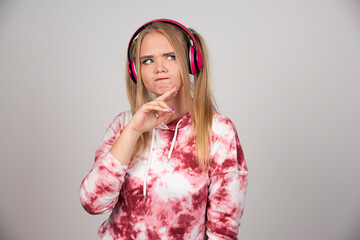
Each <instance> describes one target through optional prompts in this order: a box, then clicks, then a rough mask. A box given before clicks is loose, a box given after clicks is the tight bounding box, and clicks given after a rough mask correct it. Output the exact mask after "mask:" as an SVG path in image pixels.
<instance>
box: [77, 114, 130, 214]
mask: <svg viewBox="0 0 360 240" xmlns="http://www.w3.org/2000/svg"><path fill="white" fill-rule="evenodd" d="M123 119H124V118H123V113H120V114H119V115H117V116H116V117H115V118H114V119H113V121H112V122H111V124H110V125H109V126H108V128H107V130H106V132H105V135H104V137H103V140H102V143H101V145H100V146H99V147H98V148H97V149H96V151H95V162H94V164H93V166H92V169H91V170H90V172H89V173H88V175H87V176H86V177H85V178H84V180H83V181H82V183H81V186H80V202H81V204H82V206H83V207H84V209H85V210H86V211H87V212H88V213H90V214H101V213H107V212H110V211H111V210H112V209H113V208H114V206H115V204H116V202H117V200H118V198H119V194H120V190H121V187H122V184H123V182H124V177H125V174H126V170H127V165H124V164H121V163H120V162H119V161H117V160H116V159H115V157H114V156H113V155H112V154H111V153H110V151H109V150H110V148H111V146H112V145H113V144H114V143H115V141H116V140H117V138H118V137H119V135H120V133H121V131H122V130H123V128H124V123H123V121H122V120H123Z"/></svg>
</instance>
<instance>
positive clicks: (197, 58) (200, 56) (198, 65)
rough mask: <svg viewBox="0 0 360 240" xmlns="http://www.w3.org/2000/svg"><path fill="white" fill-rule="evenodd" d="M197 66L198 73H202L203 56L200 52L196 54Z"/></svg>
mask: <svg viewBox="0 0 360 240" xmlns="http://www.w3.org/2000/svg"><path fill="white" fill-rule="evenodd" d="M196 66H197V69H198V71H199V72H200V70H201V68H202V66H203V61H202V54H201V52H200V51H197V52H196Z"/></svg>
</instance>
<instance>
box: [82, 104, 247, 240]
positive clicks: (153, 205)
mask: <svg viewBox="0 0 360 240" xmlns="http://www.w3.org/2000/svg"><path fill="white" fill-rule="evenodd" d="M130 119H131V112H130V111H127V112H122V113H120V114H119V115H117V116H116V117H115V118H114V120H113V121H112V123H111V124H110V126H109V127H108V128H107V130H106V133H105V136H104V138H103V143H102V144H101V145H100V146H99V147H98V148H97V150H96V153H95V163H94V165H93V167H92V169H91V171H90V172H89V174H88V175H87V176H86V177H85V179H84V180H83V182H82V183H81V187H80V200H81V204H82V205H83V207H84V208H85V210H86V211H87V212H88V213H90V214H101V213H107V212H110V211H112V212H111V215H110V217H109V218H108V219H107V220H106V221H105V222H104V223H103V224H102V225H101V227H100V228H99V232H98V234H99V237H100V239H106V240H110V239H111V240H112V239H187V240H188V239H204V237H205V235H206V236H207V237H208V239H237V233H238V229H239V226H240V218H241V216H242V214H243V210H244V201H245V194H246V188H247V176H248V172H247V166H246V163H245V160H244V155H243V151H242V148H241V145H240V142H239V139H238V135H237V132H236V129H235V126H234V125H233V123H232V122H231V120H229V119H228V118H226V117H224V116H222V115H220V114H219V113H214V114H213V127H212V141H211V145H210V162H209V167H208V169H207V171H206V173H203V172H202V171H201V169H200V168H199V167H198V165H197V162H196V159H195V155H194V152H195V145H194V141H193V140H191V139H190V137H189V136H190V131H191V118H190V115H189V114H186V115H184V116H182V117H180V118H178V119H175V120H173V121H172V122H170V123H169V124H168V125H166V124H164V123H161V124H160V125H159V126H158V127H156V128H155V129H154V130H153V134H152V141H151V147H150V149H149V148H147V149H146V150H144V151H142V152H140V153H139V154H138V156H137V157H136V158H135V159H134V160H133V161H132V162H131V163H130V165H129V166H127V165H123V164H121V163H120V162H119V161H117V160H116V159H115V158H114V156H113V155H112V154H111V153H110V151H109V149H110V148H111V146H112V145H113V144H114V142H115V141H116V139H117V138H118V137H119V135H120V133H121V131H122V130H123V129H124V127H125V126H126V125H127V123H128V122H129V121H130ZM144 183H145V184H144Z"/></svg>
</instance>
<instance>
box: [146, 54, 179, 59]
mask: <svg viewBox="0 0 360 240" xmlns="http://www.w3.org/2000/svg"><path fill="white" fill-rule="evenodd" d="M170 55H175V52H168V53H164V54H163V56H170ZM153 57H154V55H146V56H142V57H140V59H146V58H153Z"/></svg>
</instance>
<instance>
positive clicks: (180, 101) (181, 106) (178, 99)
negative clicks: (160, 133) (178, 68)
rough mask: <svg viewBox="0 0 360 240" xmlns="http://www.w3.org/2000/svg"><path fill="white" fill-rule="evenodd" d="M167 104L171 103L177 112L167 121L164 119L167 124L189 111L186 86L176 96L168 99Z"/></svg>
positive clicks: (171, 106)
mask: <svg viewBox="0 0 360 240" xmlns="http://www.w3.org/2000/svg"><path fill="white" fill-rule="evenodd" d="M166 104H167V105H169V107H170V108H172V109H174V110H175V113H174V114H173V115H172V116H171V117H170V118H169V119H168V120H167V121H164V123H165V124H168V123H169V122H171V121H172V120H174V119H176V118H179V117H181V116H183V115H185V114H186V113H187V112H189V109H188V107H187V106H186V102H185V94H184V88H181V89H180V90H179V92H178V94H177V95H176V96H175V97H174V98H172V99H170V100H169V101H167V102H166Z"/></svg>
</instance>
